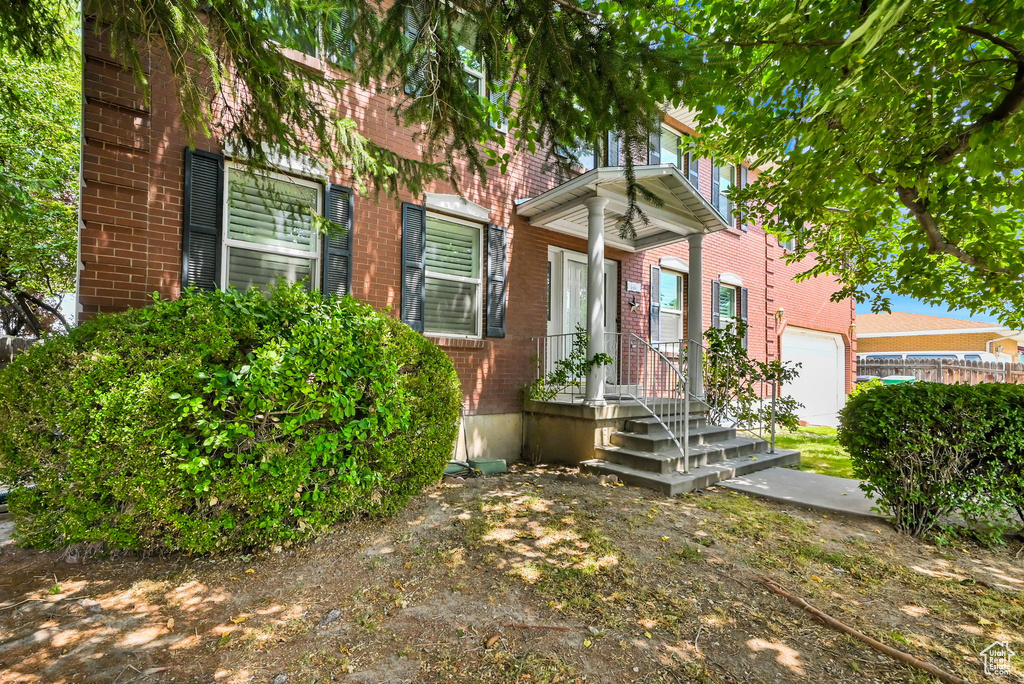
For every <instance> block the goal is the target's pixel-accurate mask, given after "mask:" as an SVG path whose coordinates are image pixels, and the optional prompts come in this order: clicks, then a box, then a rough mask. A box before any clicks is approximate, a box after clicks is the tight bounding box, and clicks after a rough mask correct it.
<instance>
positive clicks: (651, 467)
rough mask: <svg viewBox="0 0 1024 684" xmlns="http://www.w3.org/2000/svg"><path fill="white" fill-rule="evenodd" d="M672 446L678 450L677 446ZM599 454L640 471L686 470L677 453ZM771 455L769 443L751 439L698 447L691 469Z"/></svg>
mask: <svg viewBox="0 0 1024 684" xmlns="http://www.w3.org/2000/svg"><path fill="white" fill-rule="evenodd" d="M672 446H673V447H675V444H673V445H672ZM596 451H597V453H598V454H600V455H601V458H602V459H604V460H607V461H610V462H612V463H617V464H620V465H626V466H629V467H631V468H635V469H637V470H644V471H647V472H652V473H672V472H676V471H680V470H682V469H683V455H682V454H681V453H679V452H678V451H677V450H674V449H673V450H666V451H659V452H650V451H638V450H636V449H628V448H624V447H621V446H615V445H612V446H601V447H597V449H596ZM767 451H768V443H767V442H765V441H764V440H761V439H754V438H751V437H734V438H732V439H728V440H725V441H722V442H715V443H713V444H695V445H693V446H691V447H690V467H691V468H696V467H699V466H705V465H710V464H714V463H717V462H719V461H723V460H727V459H730V458H739V457H743V456H749V455H756V454H757V453H759V452H767Z"/></svg>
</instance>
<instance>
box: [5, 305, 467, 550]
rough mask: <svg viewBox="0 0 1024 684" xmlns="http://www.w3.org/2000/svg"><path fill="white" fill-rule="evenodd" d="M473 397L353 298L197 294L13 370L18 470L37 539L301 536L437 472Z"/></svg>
mask: <svg viewBox="0 0 1024 684" xmlns="http://www.w3.org/2000/svg"><path fill="white" fill-rule="evenodd" d="M460 401H461V392H460V389H459V384H458V379H457V377H456V374H455V370H454V368H453V366H452V363H451V361H450V360H449V359H448V358H447V356H445V354H444V353H443V352H442V351H441V350H440V349H439V348H438V347H437V346H436V345H434V344H433V343H431V342H429V341H428V340H426V339H424V338H423V337H422V336H421V335H418V334H417V333H415V332H413V331H412V330H410V329H409V328H408V327H407V326H405V325H403V324H401V323H400V322H398V321H395V320H394V319H392V318H391V317H389V316H387V315H385V314H382V313H378V312H376V311H374V310H373V309H372V308H370V307H369V306H367V305H366V304H363V303H360V302H358V301H356V300H354V299H352V298H345V299H341V300H338V299H332V300H330V301H324V300H323V299H322V298H321V297H320V295H318V294H316V293H312V294H311V293H306V292H304V291H303V290H302V289H301V288H300V287H298V286H291V287H289V286H282V287H280V288H277V289H275V290H274V291H273V292H272V293H271V295H270V296H269V297H268V296H264V294H262V293H260V292H259V291H257V290H252V291H250V292H248V293H245V294H241V293H238V292H236V291H229V292H211V293H191V294H188V295H186V296H184V297H183V298H181V299H180V300H177V301H156V302H155V304H154V305H152V306H149V307H146V308H143V309H136V310H131V311H125V312H122V313H117V314H112V315H104V316H100V317H99V318H97V319H96V320H94V321H90V322H88V323H85V324H84V325H82V326H80V327H79V328H77V329H75V330H74V331H72V332H71V333H70V334H69V335H67V336H66V337H63V338H55V339H52V340H50V341H49V342H47V343H46V344H45V345H40V346H38V347H36V348H34V349H33V350H32V351H30V352H28V353H26V354H23V355H21V356H19V357H18V358H17V359H16V360H15V362H14V363H12V364H11V365H10V366H9V367H8V368H6V369H5V370H4V371H2V372H0V480H2V481H3V482H5V483H10V484H12V485H14V490H13V492H12V495H11V498H10V507H11V511H12V513H14V515H15V518H16V521H17V534H18V536H19V538H20V540H21V541H22V543H25V544H28V545H33V546H41V547H58V546H63V545H67V544H73V543H80V542H98V543H102V544H104V545H107V546H110V547H116V548H124V549H152V548H163V549H170V550H182V551H187V552H195V553H205V552H211V551H217V550H224V549H237V548H250V547H259V546H266V545H270V544H279V543H285V544H287V543H289V542H291V541H293V540H299V539H303V538H307V537H310V536H312V535H314V534H316V533H318V532H320V531H323V530H325V529H326V528H327V527H328V526H329V525H331V524H332V523H334V522H336V521H338V520H343V519H348V518H352V517H354V516H358V515H383V514H387V513H390V512H392V511H395V510H396V509H398V508H400V507H401V506H402V505H403V504H404V503H405V502H406V501H407V500H408V499H409V498H410V497H411V496H413V495H414V494H416V493H417V492H419V491H420V490H421V489H422V488H423V487H424V486H425V485H428V484H430V483H433V482H436V481H437V480H438V479H439V478H440V476H441V473H442V471H443V469H444V466H445V463H446V462H447V461H448V459H449V458H450V455H451V453H452V449H453V447H454V444H455V436H456V429H457V420H458V414H459V404H460ZM31 482H34V483H35V485H36V487H35V489H28V488H26V487H25V485H26V484H28V483H31Z"/></svg>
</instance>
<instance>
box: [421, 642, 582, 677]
mask: <svg viewBox="0 0 1024 684" xmlns="http://www.w3.org/2000/svg"><path fill="white" fill-rule="evenodd" d="M420 676H421V677H428V678H429V679H428V680H427V681H441V680H444V681H449V680H452V679H458V680H459V681H473V682H493V683H495V684H506V683H507V684H518V683H520V682H551V683H552V684H555V683H561V682H564V683H568V682H578V681H580V679H579V676H580V675H579V672H578V671H577V669H576V667H575V666H573V665H572V664H570V663H567V662H565V660H563V659H562V658H560V657H559V656H558V655H557V654H555V653H537V652H522V653H521V652H516V651H508V650H505V649H503V648H494V649H488V650H487V651H485V652H484V653H483V654H482V655H480V656H478V657H467V654H466V652H465V651H463V650H455V649H449V648H445V649H442V650H441V651H440V652H439V653H437V654H433V655H431V656H430V657H429V658H427V659H424V660H423V661H422V662H421V663H420Z"/></svg>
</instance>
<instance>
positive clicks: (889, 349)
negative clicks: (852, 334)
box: [857, 311, 1024, 361]
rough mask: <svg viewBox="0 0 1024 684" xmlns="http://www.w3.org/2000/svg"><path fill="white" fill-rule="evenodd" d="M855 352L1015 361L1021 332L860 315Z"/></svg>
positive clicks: (901, 315) (909, 316)
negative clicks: (963, 354) (968, 354)
mask: <svg viewBox="0 0 1024 684" xmlns="http://www.w3.org/2000/svg"><path fill="white" fill-rule="evenodd" d="M857 333H858V337H859V339H860V343H859V348H858V350H857V351H858V352H859V353H860V354H861V356H866V357H867V358H885V357H886V356H887V355H888V356H893V353H894V352H919V353H920V354H921V356H923V357H925V358H929V357H932V358H936V357H937V355H938V354H940V353H942V352H977V353H978V354H976V355H977V357H978V358H977V359H971V358H969V359H968V360H978V361H981V360H982V357H981V356H980V353H982V352H984V353H989V354H996V355H1005V356H1001V358H1002V360H1004V361H1010V360H1012V359H1015V358H1016V356H1017V353H1018V350H1019V349H1020V348H1022V347H1024V331H1020V330H1014V329H1012V328H1007V327H1006V326H1003V325H999V324H998V323H990V322H986V321H970V320H961V319H958V318H949V317H947V316H930V315H927V314H916V313H909V312H905V311H893V312H892V313H876V314H862V315H860V316H859V317H858V318H857Z"/></svg>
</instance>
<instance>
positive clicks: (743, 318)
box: [740, 287, 750, 349]
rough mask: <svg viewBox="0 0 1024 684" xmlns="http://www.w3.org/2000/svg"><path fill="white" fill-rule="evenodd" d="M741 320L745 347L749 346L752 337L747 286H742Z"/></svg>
mask: <svg viewBox="0 0 1024 684" xmlns="http://www.w3.org/2000/svg"><path fill="white" fill-rule="evenodd" d="M740 320H741V321H743V348H744V349H746V348H747V344H748V342H749V339H750V326H749V323H748V321H747V288H745V287H741V288H740Z"/></svg>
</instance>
